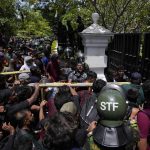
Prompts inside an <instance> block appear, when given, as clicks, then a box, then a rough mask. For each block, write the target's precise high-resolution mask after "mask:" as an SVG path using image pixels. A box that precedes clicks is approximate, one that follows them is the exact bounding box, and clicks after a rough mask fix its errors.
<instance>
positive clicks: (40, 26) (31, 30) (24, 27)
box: [17, 10, 52, 37]
mask: <svg viewBox="0 0 150 150" xmlns="http://www.w3.org/2000/svg"><path fill="white" fill-rule="evenodd" d="M23 15H24V20H22V21H20V26H19V29H18V31H17V36H21V37H32V36H34V37H44V36H50V35H51V34H52V31H51V28H50V26H49V24H48V22H47V20H46V19H44V18H43V17H42V15H41V12H40V11H35V10H30V11H24V14H23Z"/></svg>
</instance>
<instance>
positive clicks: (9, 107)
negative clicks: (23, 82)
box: [6, 100, 29, 118]
mask: <svg viewBox="0 0 150 150" xmlns="http://www.w3.org/2000/svg"><path fill="white" fill-rule="evenodd" d="M28 107H29V103H28V101H27V100H25V101H22V102H20V103H17V104H13V105H12V104H7V105H6V114H7V117H9V118H11V117H12V116H13V115H14V114H15V113H16V112H18V111H20V110H23V109H26V108H28Z"/></svg>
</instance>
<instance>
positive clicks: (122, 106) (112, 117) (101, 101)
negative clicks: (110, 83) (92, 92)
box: [97, 87, 127, 127]
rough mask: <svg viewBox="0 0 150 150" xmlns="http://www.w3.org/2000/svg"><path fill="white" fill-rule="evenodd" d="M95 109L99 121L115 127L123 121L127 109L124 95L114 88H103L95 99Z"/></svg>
mask: <svg viewBox="0 0 150 150" xmlns="http://www.w3.org/2000/svg"><path fill="white" fill-rule="evenodd" d="M97 111H98V114H99V115H100V118H101V119H100V123H101V124H102V125H104V126H107V127H117V126H120V125H121V124H122V123H123V119H124V117H125V115H126V111H127V103H126V99H125V97H124V95H123V94H122V93H121V92H120V91H118V90H116V89H111V88H110V89H105V87H104V89H103V90H102V91H101V92H100V94H99V96H98V101H97Z"/></svg>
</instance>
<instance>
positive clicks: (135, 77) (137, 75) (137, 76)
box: [131, 72, 142, 80]
mask: <svg viewBox="0 0 150 150" xmlns="http://www.w3.org/2000/svg"><path fill="white" fill-rule="evenodd" d="M141 78H142V75H141V74H140V73H138V72H133V73H132V74H131V79H132V80H141Z"/></svg>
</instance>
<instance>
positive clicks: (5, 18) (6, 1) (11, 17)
mask: <svg viewBox="0 0 150 150" xmlns="http://www.w3.org/2000/svg"><path fill="white" fill-rule="evenodd" d="M15 4H16V3H15V0H1V1H0V33H2V34H5V35H13V34H15V32H16V29H17V24H16V9H15Z"/></svg>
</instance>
